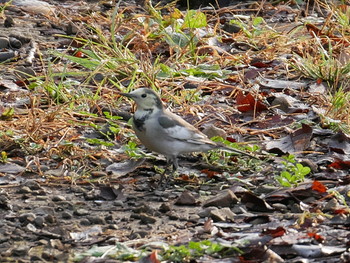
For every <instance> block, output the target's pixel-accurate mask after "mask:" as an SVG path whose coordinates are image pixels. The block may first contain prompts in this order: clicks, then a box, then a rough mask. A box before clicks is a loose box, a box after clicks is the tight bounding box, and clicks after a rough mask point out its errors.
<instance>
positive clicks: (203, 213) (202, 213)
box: [198, 206, 218, 218]
mask: <svg viewBox="0 0 350 263" xmlns="http://www.w3.org/2000/svg"><path fill="white" fill-rule="evenodd" d="M212 210H218V208H217V207H215V206H209V207H206V208H204V209H203V210H201V211H199V213H198V215H199V216H200V217H201V218H205V217H209V216H210V212H211V211H212Z"/></svg>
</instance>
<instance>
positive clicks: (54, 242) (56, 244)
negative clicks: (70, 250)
mask: <svg viewBox="0 0 350 263" xmlns="http://www.w3.org/2000/svg"><path fill="white" fill-rule="evenodd" d="M50 247H52V248H55V249H58V250H63V249H64V247H63V245H62V242H61V240H59V239H50Z"/></svg>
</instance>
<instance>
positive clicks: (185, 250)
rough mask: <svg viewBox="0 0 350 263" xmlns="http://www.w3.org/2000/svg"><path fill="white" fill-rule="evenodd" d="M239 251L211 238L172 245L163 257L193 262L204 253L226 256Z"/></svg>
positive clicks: (218, 256) (169, 259)
mask: <svg viewBox="0 0 350 263" xmlns="http://www.w3.org/2000/svg"><path fill="white" fill-rule="evenodd" d="M239 253H241V251H240V250H239V249H238V248H236V247H226V246H223V245H221V244H219V243H214V242H212V241H210V240H203V241H199V242H194V241H190V242H189V243H188V244H187V245H181V246H170V247H169V248H168V249H166V250H165V251H164V253H163V254H162V259H163V260H167V262H192V260H194V259H196V258H199V257H201V256H204V255H207V256H212V257H216V258H224V257H225V256H226V257H227V256H232V255H237V254H239Z"/></svg>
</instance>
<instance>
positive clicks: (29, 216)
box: [18, 213, 36, 223]
mask: <svg viewBox="0 0 350 263" xmlns="http://www.w3.org/2000/svg"><path fill="white" fill-rule="evenodd" d="M35 217H36V216H35V214H33V213H24V214H21V215H20V216H19V217H18V220H19V222H21V223H32V222H34V219H35Z"/></svg>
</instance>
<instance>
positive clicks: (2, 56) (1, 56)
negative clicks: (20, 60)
mask: <svg viewBox="0 0 350 263" xmlns="http://www.w3.org/2000/svg"><path fill="white" fill-rule="evenodd" d="M17 54H18V53H17V52H14V51H5V52H0V62H2V61H5V60H8V59H11V58H14V57H15V56H16V55H17Z"/></svg>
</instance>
